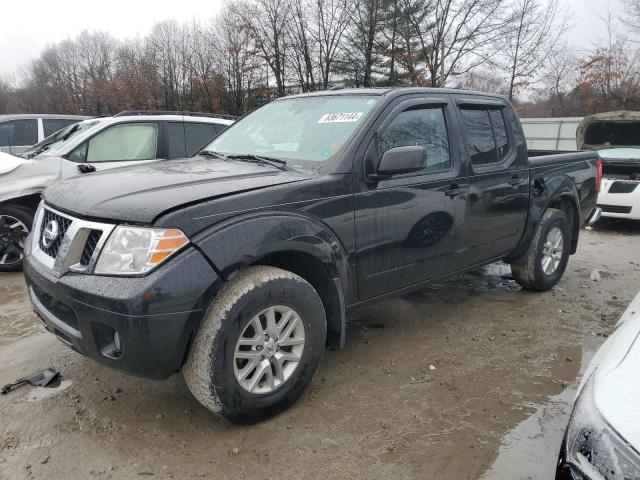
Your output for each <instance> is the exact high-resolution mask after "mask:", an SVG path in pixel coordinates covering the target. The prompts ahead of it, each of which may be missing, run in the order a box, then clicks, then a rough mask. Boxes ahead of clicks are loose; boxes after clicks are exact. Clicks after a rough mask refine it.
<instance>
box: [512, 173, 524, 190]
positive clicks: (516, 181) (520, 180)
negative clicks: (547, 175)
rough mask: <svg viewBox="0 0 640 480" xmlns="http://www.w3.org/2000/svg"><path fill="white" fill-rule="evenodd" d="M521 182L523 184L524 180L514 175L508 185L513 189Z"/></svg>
mask: <svg viewBox="0 0 640 480" xmlns="http://www.w3.org/2000/svg"><path fill="white" fill-rule="evenodd" d="M522 182H524V179H523V178H520V177H519V176H518V175H514V176H513V177H511V178H510V179H509V185H512V186H514V187H515V186H516V185H520V184H521V183H522Z"/></svg>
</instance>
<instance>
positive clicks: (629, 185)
mask: <svg viewBox="0 0 640 480" xmlns="http://www.w3.org/2000/svg"><path fill="white" fill-rule="evenodd" d="M637 186H638V182H613V183H612V184H611V186H610V187H609V193H631V192H633V191H634V190H635V189H636V187H637Z"/></svg>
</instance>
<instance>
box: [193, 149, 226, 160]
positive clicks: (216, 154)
mask: <svg viewBox="0 0 640 480" xmlns="http://www.w3.org/2000/svg"><path fill="white" fill-rule="evenodd" d="M198 155H202V156H205V157H217V158H219V159H220V160H229V157H227V156H226V155H223V154H221V153H219V152H214V151H213V150H202V151H201V152H198Z"/></svg>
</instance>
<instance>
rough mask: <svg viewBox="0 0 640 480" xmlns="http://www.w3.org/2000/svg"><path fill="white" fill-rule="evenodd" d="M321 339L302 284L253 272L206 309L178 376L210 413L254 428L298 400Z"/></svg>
mask: <svg viewBox="0 0 640 480" xmlns="http://www.w3.org/2000/svg"><path fill="white" fill-rule="evenodd" d="M325 340H326V319H325V312H324V308H323V305H322V301H321V300H320V297H318V294H317V293H316V291H315V290H314V289H313V287H312V286H311V285H310V284H309V283H308V282H306V281H305V280H304V279H302V278H301V277H299V276H298V275H295V274H293V273H291V272H288V271H286V270H281V269H279V268H274V267H266V266H257V267H251V268H248V269H246V270H243V271H241V272H239V273H238V274H237V275H236V276H235V277H233V278H232V279H231V280H229V282H228V283H227V284H226V285H225V286H224V287H223V288H222V289H221V291H220V292H219V293H218V296H217V298H216V299H215V300H214V301H213V302H212V305H211V306H210V307H209V309H208V310H207V313H206V314H205V317H204V318H203V320H202V323H201V325H200V328H199V329H198V332H197V334H196V336H195V339H194V341H193V345H192V347H191V350H190V352H189V357H188V359H187V362H186V364H185V366H184V368H183V375H184V378H185V380H186V383H187V386H188V387H189V389H190V390H191V393H192V394H193V395H194V397H196V399H197V400H198V401H199V402H200V403H202V404H203V405H204V406H205V407H207V408H208V409H209V410H211V411H213V412H215V413H219V414H221V415H223V416H225V417H226V418H228V419H229V420H231V421H234V422H238V423H254V422H257V421H260V420H263V419H266V418H269V417H271V416H273V415H275V414H277V413H279V412H280V411H282V410H284V409H285V408H287V407H288V406H289V405H291V404H292V403H293V402H295V401H296V400H297V399H298V398H299V397H300V395H302V393H303V391H304V389H305V388H306V387H307V386H308V385H309V383H310V382H311V379H312V377H313V374H314V373H315V371H316V369H317V368H318V365H319V364H320V360H321V359H322V354H323V352H324V345H325Z"/></svg>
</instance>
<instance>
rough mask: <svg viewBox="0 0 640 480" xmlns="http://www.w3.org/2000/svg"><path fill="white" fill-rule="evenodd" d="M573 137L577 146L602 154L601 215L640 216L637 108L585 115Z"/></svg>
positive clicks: (638, 124) (635, 218) (633, 218)
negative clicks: (629, 110) (630, 110)
mask: <svg viewBox="0 0 640 480" xmlns="http://www.w3.org/2000/svg"><path fill="white" fill-rule="evenodd" d="M576 141H577V145H578V149H579V150H586V149H595V150H597V151H598V154H599V155H600V158H602V176H603V178H602V184H601V186H600V193H599V195H598V207H599V208H600V209H601V210H602V217H610V218H626V219H629V220H640V112H626V111H623V112H608V113H599V114H596V115H591V116H589V117H585V118H584V119H583V120H582V122H581V123H580V125H579V126H578V130H577V133H576Z"/></svg>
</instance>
